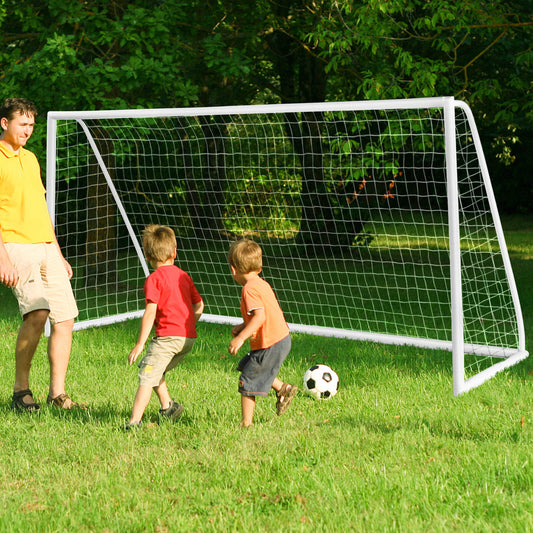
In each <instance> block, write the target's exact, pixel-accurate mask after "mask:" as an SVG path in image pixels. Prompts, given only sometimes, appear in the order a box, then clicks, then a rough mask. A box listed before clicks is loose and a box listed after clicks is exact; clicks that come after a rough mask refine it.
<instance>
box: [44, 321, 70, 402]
mask: <svg viewBox="0 0 533 533" xmlns="http://www.w3.org/2000/svg"><path fill="white" fill-rule="evenodd" d="M73 327H74V319H71V320H65V321H63V322H58V323H56V324H53V325H52V327H51V331H50V339H49V340H48V360H49V361H50V391H49V392H50V398H57V396H59V395H60V394H65V379H66V376H67V368H68V363H69V360H70V350H71V347H72V329H73ZM71 404H72V401H70V400H69V401H67V403H66V405H64V408H66V409H69V408H70V407H72V405H71Z"/></svg>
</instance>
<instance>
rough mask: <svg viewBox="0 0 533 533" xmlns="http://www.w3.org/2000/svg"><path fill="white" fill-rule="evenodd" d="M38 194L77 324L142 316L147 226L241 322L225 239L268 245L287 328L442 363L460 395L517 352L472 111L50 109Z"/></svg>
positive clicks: (427, 105)
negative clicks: (170, 236)
mask: <svg viewBox="0 0 533 533" xmlns="http://www.w3.org/2000/svg"><path fill="white" fill-rule="evenodd" d="M47 191H48V203H49V208H50V212H51V214H52V217H53V220H54V222H55V225H56V233H57V235H58V238H59V240H60V244H61V246H62V248H63V251H64V253H65V255H66V257H67V258H68V260H69V261H70V262H71V263H72V265H73V267H74V272H75V276H74V278H73V281H72V282H73V287H74V291H75V295H76V298H77V301H78V305H79V308H80V317H79V319H78V321H77V323H76V327H77V328H84V327H90V326H95V325H100V324H108V323H111V322H115V321H119V320H125V319H128V318H134V317H139V316H141V315H142V312H143V309H144V301H143V294H142V286H143V282H144V279H145V277H146V276H147V274H148V273H149V270H148V266H147V264H146V261H145V259H144V257H143V253H142V248H141V244H140V233H141V230H142V229H143V228H144V227H145V226H146V225H147V224H149V223H158V224H164V225H168V226H170V227H172V228H173V229H174V231H175V232H176V235H177V246H178V257H177V263H178V264H179V265H180V266H181V267H182V268H183V269H185V270H186V271H187V272H189V273H190V275H191V276H192V278H193V279H194V281H195V284H196V285H197V287H198V289H199V291H200V293H201V294H202V296H203V298H204V301H205V303H206V314H205V315H204V317H203V320H207V321H213V322H219V323H228V324H232V323H235V322H236V321H237V320H238V317H239V316H240V313H239V291H240V289H239V287H238V286H237V285H236V284H235V283H234V281H233V280H232V278H231V275H230V272H229V267H228V265H227V260H226V255H227V250H228V247H229V243H230V242H231V241H232V240H234V239H236V238H239V237H242V236H246V237H250V238H253V239H254V240H256V241H257V242H259V243H260V244H261V246H262V247H263V260H264V269H263V271H264V275H265V277H266V279H268V281H269V282H270V283H271V285H272V286H273V288H274V290H275V291H276V293H277V296H278V298H279V300H280V303H281V306H282V308H283V310H284V312H285V315H286V317H287V319H288V321H289V323H290V327H291V330H292V331H301V332H308V333H313V334H317V335H331V336H338V337H347V338H353V339H359V340H369V341H376V342H383V343H395V344H410V345H415V346H420V347H424V348H429V349H438V350H450V351H451V352H452V353H453V384H454V393H455V394H460V393H462V392H465V391H466V390H469V389H471V388H472V387H475V386H477V385H479V384H480V383H482V382H483V381H485V380H486V379H488V378H489V377H491V376H492V375H494V374H495V373H496V372H497V371H499V370H501V369H503V368H506V367H508V366H510V365H512V364H514V363H516V362H517V361H519V360H521V359H523V358H524V357H526V356H527V355H528V353H527V351H526V350H525V341H524V329H523V322H522V316H521V311H520V305H519V299H518V295H517V292H516V287H515V283H514V279H513V274H512V271H511V267H510V262H509V257H508V254H507V249H506V246H505V241H504V237H503V232H502V229H501V225H500V221H499V217H498V213H497V209H496V204H495V200H494V196H493V192H492V188H491V185H490V180H489V176H488V171H487V168H486V165H485V161H484V156H483V152H482V148H481V143H480V141H479V137H478V134H477V130H476V127H475V123H474V120H473V117H472V114H471V111H470V109H469V108H468V107H467V106H466V105H465V104H463V103H462V102H457V101H455V100H454V99H453V98H429V99H412V100H389V101H376V102H342V103H321V104H291V105H281V104H280V105H257V106H237V107H218V108H188V109H153V110H128V111H125V110H121V111H93V112H88V111H85V112H81V111H80V112H51V113H49V114H48V154H47Z"/></svg>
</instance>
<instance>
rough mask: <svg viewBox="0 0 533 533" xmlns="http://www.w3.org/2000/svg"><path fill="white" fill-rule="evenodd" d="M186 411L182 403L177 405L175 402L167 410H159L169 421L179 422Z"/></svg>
mask: <svg viewBox="0 0 533 533" xmlns="http://www.w3.org/2000/svg"><path fill="white" fill-rule="evenodd" d="M184 410H185V407H184V406H183V405H181V403H176V402H175V401H174V400H172V401H171V402H170V405H169V406H168V407H167V408H166V409H159V414H160V415H161V416H162V417H164V418H168V419H169V420H177V419H178V418H179V417H180V416H181V415H182V413H183V411H184Z"/></svg>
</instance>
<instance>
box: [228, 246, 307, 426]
mask: <svg viewBox="0 0 533 533" xmlns="http://www.w3.org/2000/svg"><path fill="white" fill-rule="evenodd" d="M228 261H229V264H230V268H231V275H232V276H233V279H234V280H235V281H236V282H237V283H238V284H239V285H242V293H241V314H242V317H243V323H242V324H239V325H238V326H235V327H234V328H233V329H232V331H231V333H232V335H233V339H232V340H231V342H230V344H229V353H230V354H232V355H235V354H237V352H238V351H239V349H240V348H241V346H242V345H243V344H244V342H245V341H246V340H247V339H250V352H249V353H248V354H247V355H246V356H245V357H243V358H242V359H241V361H240V362H239V365H238V367H237V369H238V370H239V371H241V376H240V379H239V392H240V393H241V409H242V420H241V423H240V425H241V426H242V427H248V426H251V425H252V421H253V415H254V409H255V398H256V396H267V395H268V392H269V391H270V389H271V388H272V389H274V390H275V391H276V397H277V402H276V412H277V414H278V415H281V414H283V413H284V412H285V411H286V410H287V409H288V407H289V405H290V403H291V402H292V400H293V398H294V396H295V395H296V392H297V391H298V387H296V386H295V385H290V384H288V383H283V381H281V380H279V379H278V377H277V374H278V372H279V369H280V367H281V365H282V364H283V361H284V360H285V358H286V357H287V355H288V354H289V352H290V349H291V336H290V333H289V327H288V326H287V322H286V321H285V317H284V316H283V311H282V310H281V308H280V306H279V303H278V301H277V298H276V295H275V294H274V291H273V290H272V287H271V286H270V285H269V284H268V283H267V282H266V281H265V280H264V279H262V278H260V277H259V274H260V272H261V270H262V268H263V260H262V250H261V247H260V246H259V245H258V244H257V243H256V242H254V241H252V240H250V239H242V240H239V241H235V242H234V243H233V244H232V245H231V247H230V250H229V253H228Z"/></svg>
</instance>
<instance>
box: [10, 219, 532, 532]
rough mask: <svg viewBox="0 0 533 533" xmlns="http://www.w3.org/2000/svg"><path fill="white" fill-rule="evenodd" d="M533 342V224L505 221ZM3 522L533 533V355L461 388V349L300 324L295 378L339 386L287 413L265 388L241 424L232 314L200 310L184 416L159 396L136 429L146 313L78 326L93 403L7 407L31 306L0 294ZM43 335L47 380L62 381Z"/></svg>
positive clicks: (84, 379)
mask: <svg viewBox="0 0 533 533" xmlns="http://www.w3.org/2000/svg"><path fill="white" fill-rule="evenodd" d="M504 228H505V229H506V237H507V243H508V246H509V250H510V255H511V260H512V263H513V267H514V270H515V275H516V279H517V284H518V289H519V294H520V297H521V301H522V306H523V313H524V317H525V321H526V335H527V347H528V348H529V349H530V350H531V347H532V345H533V343H532V340H533V304H532V302H533V284H532V280H531V264H532V260H533V221H532V220H531V218H529V219H524V218H521V219H520V220H518V219H509V220H504ZM0 301H1V302H2V305H1V308H0V330H1V331H2V336H1V337H0V353H2V355H3V364H2V365H0V381H1V382H2V383H3V384H4V387H3V389H2V391H1V392H0V421H1V422H0V445H1V447H2V450H3V454H2V469H1V470H0V497H1V500H2V502H3V505H2V508H1V509H0V530H1V531H3V532H19V531H32V532H54V533H55V532H72V531H76V532H93V531H94V532H128V533H129V532H141V531H142V532H147V531H148V532H158V533H162V532H193V531H197V532H200V531H202V532H209V531H216V532H219V531H228V532H232V531H246V530H255V531H262V532H263V531H264V532H297V531H302V532H307V531H317V530H319V531H325V532H330V531H331V532H338V531H365V532H367V531H368V532H373V531H376V532H383V531H409V532H418V531H420V532H421V531H429V532H440V531H446V532H448V531H461V532H462V531H468V532H497V531H498V532H499V531H517V532H523V531H533V510H532V507H531V494H533V474H532V466H533V464H532V454H531V449H532V445H533V416H532V410H531V406H532V405H533V387H532V385H533V359H532V358H528V359H526V360H525V361H523V362H522V363H520V364H519V365H517V366H515V367H513V368H511V369H509V370H507V371H505V372H502V373H500V374H498V375H497V376H496V377H495V378H493V379H491V380H490V381H488V382H487V383H485V384H483V385H482V386H481V387H479V388H477V389H475V390H473V391H471V392H469V393H467V394H465V395H463V396H460V397H457V398H456V397H454V396H453V395H452V392H451V380H452V376H451V356H450V354H449V353H447V352H435V351H427V350H422V349H417V348H410V347H395V346H382V345H376V344H373V343H363V342H354V341H348V340H342V339H327V338H320V337H313V336H309V335H302V334H294V335H293V349H292V352H291V355H290V356H289V359H288V360H287V362H286V363H285V364H284V365H283V367H282V370H281V374H280V378H281V379H283V380H286V381H290V382H294V383H298V384H300V382H301V379H302V376H303V373H304V372H305V370H306V369H307V368H308V367H309V366H311V365H312V364H313V363H317V362H320V363H325V364H328V365H330V366H331V367H332V368H334V369H335V370H336V371H337V373H338V374H339V376H340V379H341V386H340V390H339V393H338V394H337V396H336V397H335V398H333V399H331V400H329V401H323V402H318V401H314V400H311V399H310V398H307V397H305V396H303V395H300V394H299V395H298V397H297V398H296V399H295V401H294V404H293V406H291V408H290V410H289V411H288V412H287V414H285V415H283V416H281V417H277V416H276V415H275V412H274V403H275V399H274V396H273V395H271V396H269V397H268V398H267V399H260V400H258V405H257V410H256V416H255V424H254V426H253V427H252V428H249V429H247V430H242V429H239V428H238V427H237V425H238V422H239V419H240V405H239V396H238V393H237V377H238V374H237V373H236V372H235V370H234V367H235V364H236V360H237V359H236V358H234V357H231V356H229V355H228V354H227V344H228V342H229V327H227V326H218V325H213V324H205V323H201V324H200V326H199V338H198V341H197V344H196V346H195V349H194V352H193V353H192V354H190V355H189V356H188V357H187V358H186V359H185V361H184V362H183V364H182V365H181V366H180V367H178V369H177V370H176V371H174V372H172V373H170V374H169V379H168V381H169V387H170V389H171V392H172V393H173V396H174V397H175V398H176V399H177V400H179V401H180V402H182V403H184V404H185V405H186V412H185V414H184V416H183V417H182V419H181V420H180V421H179V422H178V423H176V424H174V425H172V424H168V423H164V424H159V423H158V420H157V410H158V405H157V403H156V400H155V398H154V399H153V400H152V402H151V404H150V406H149V408H148V410H147V413H146V415H145V424H144V427H143V428H142V430H141V431H139V432H136V433H125V432H123V431H121V430H120V426H121V425H122V424H123V423H124V422H125V421H126V419H127V417H128V416H129V413H130V409H131V404H132V401H133V396H134V394H135V390H136V386H137V378H136V371H135V369H134V368H132V367H128V365H127V354H128V351H129V349H130V348H131V346H132V345H133V344H134V342H135V339H136V336H137V329H138V321H131V322H126V323H122V324H115V325H113V326H107V327H103V328H98V329H93V330H85V331H79V332H77V333H76V334H75V337H74V346H73V350H72V360H71V364H70V367H69V374H68V390H69V392H70V393H71V395H72V396H73V397H74V399H78V400H83V401H85V402H87V403H88V404H89V405H90V409H89V410H88V411H84V412H77V413H75V412H73V413H68V412H67V413H65V412H59V411H57V410H55V409H52V408H49V407H48V406H46V405H43V407H42V409H41V412H40V413H38V414H35V415H26V414H17V413H13V412H12V411H11V410H10V408H9V402H10V396H11V383H12V380H13V359H12V353H13V350H14V344H15V339H16V334H17V330H18V326H19V317H18V315H17V310H16V306H15V304H14V300H13V298H12V297H11V296H10V295H9V291H7V290H5V289H4V288H1V289H0ZM47 381H48V365H47V361H46V343H45V340H44V339H43V340H42V341H41V343H40V345H39V348H38V351H37V354H36V357H35V360H34V366H33V369H32V389H33V391H34V393H35V396H36V397H37V398H38V400H39V401H40V402H41V403H42V404H43V403H44V402H45V398H46V394H47Z"/></svg>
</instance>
